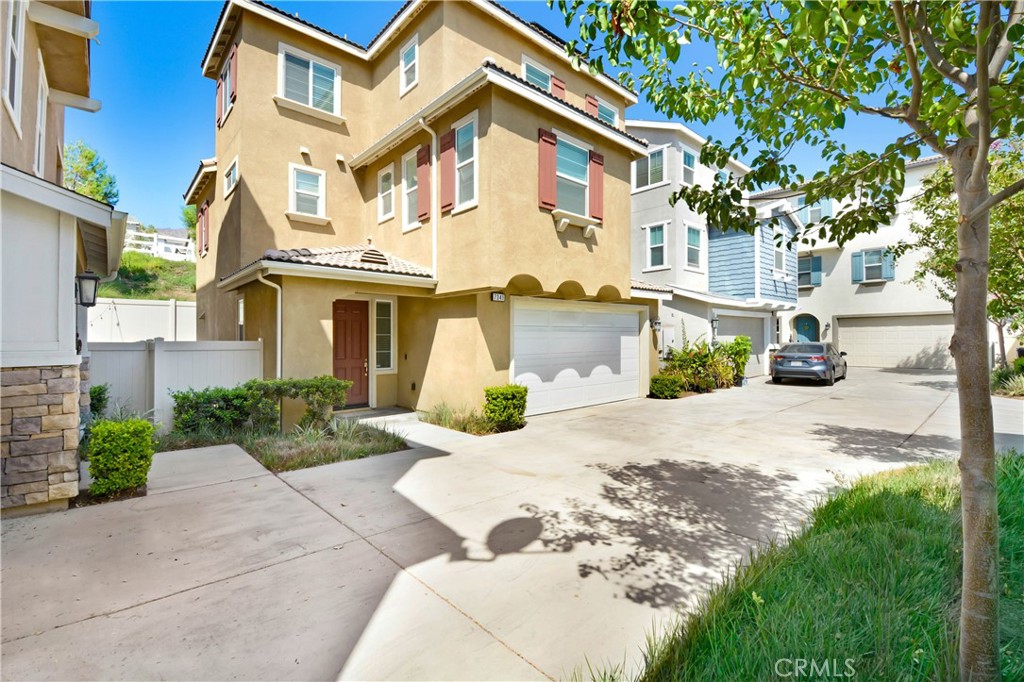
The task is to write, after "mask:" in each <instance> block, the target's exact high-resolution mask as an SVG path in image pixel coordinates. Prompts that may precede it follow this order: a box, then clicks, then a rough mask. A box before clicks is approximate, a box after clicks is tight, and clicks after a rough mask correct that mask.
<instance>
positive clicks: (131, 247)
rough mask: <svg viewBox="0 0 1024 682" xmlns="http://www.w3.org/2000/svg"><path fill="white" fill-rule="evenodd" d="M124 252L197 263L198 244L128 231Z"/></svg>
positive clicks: (175, 238)
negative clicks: (138, 252) (135, 252)
mask: <svg viewBox="0 0 1024 682" xmlns="http://www.w3.org/2000/svg"><path fill="white" fill-rule="evenodd" d="M124 250H125V251H141V252H142V253H148V254H149V255H151V256H159V257H160V258H163V259H164V260H176V261H185V260H187V261H192V262H193V263H195V262H196V243H195V242H194V241H192V240H191V239H188V238H186V237H172V236H170V235H167V234H159V233H156V232H139V231H138V230H128V231H127V232H125V234H124Z"/></svg>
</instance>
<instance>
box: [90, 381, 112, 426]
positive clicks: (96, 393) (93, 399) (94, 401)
mask: <svg viewBox="0 0 1024 682" xmlns="http://www.w3.org/2000/svg"><path fill="white" fill-rule="evenodd" d="M109 402H110V384H93V385H92V386H90V387H89V411H90V412H92V416H93V418H95V419H99V418H100V417H102V416H103V413H104V412H106V411H107V404H108V403H109Z"/></svg>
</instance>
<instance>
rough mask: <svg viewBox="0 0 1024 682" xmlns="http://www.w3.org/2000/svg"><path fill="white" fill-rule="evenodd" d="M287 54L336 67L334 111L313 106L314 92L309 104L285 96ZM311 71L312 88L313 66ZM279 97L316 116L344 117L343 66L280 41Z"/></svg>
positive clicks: (278, 64)
mask: <svg viewBox="0 0 1024 682" xmlns="http://www.w3.org/2000/svg"><path fill="white" fill-rule="evenodd" d="M285 54H290V55H292V56H295V57H301V58H302V59H307V60H309V61H310V62H316V63H317V64H319V65H320V66H323V67H324V68H327V69H334V111H323V110H321V109H317V108H316V107H314V106H313V99H312V92H311V93H310V100H309V102H310V103H309V104H306V103H305V102H297V101H295V100H293V99H290V98H288V97H286V96H285V94H284V56H285ZM310 71H311V73H310V76H309V82H310V88H312V87H313V75H312V66H310ZM277 97H278V98H280V99H282V100H284V101H285V102H288V103H289V104H291V105H293V107H292V108H296V109H298V110H299V111H305V110H309V113H311V114H313V115H314V116H316V115H320V116H332V117H335V118H342V115H341V67H340V66H339V65H337V64H335V63H334V62H329V61H327V60H326V59H322V58H320V57H317V56H316V55H313V54H310V53H309V52H305V51H303V50H300V49H299V48H297V47H292V46H291V45H289V44H288V43H284V42H280V43H278V44H277ZM300 107H301V108H300Z"/></svg>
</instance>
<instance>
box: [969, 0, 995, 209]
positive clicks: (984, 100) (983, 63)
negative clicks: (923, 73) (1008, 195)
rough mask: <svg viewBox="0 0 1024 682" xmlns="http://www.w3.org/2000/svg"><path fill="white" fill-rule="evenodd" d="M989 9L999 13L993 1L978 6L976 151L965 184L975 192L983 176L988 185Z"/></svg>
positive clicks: (989, 133) (990, 21) (975, 109)
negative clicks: (968, 177) (987, 33)
mask: <svg viewBox="0 0 1024 682" xmlns="http://www.w3.org/2000/svg"><path fill="white" fill-rule="evenodd" d="M993 10H995V11H996V12H998V11H999V5H998V4H996V3H994V2H993V3H984V2H983V3H981V4H980V5H979V6H978V34H977V51H978V57H977V59H978V71H977V73H976V74H975V81H976V83H977V85H978V90H977V95H976V102H975V104H974V116H975V118H976V122H977V126H978V130H977V137H978V149H977V151H976V152H975V155H974V162H973V163H972V164H971V178H970V180H968V185H969V186H970V187H971V188H972V189H975V190H980V189H981V188H982V182H981V178H982V177H986V182H985V183H984V184H985V185H986V186H987V184H988V182H987V175H986V173H985V170H986V166H987V165H988V151H989V147H990V146H991V145H992V107H991V103H990V101H989V86H990V85H991V83H990V82H989V75H988V60H989V55H988V36H986V35H985V33H986V31H988V30H989V29H993V27H992V11H993ZM968 111H970V110H968Z"/></svg>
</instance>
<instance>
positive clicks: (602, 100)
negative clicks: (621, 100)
mask: <svg viewBox="0 0 1024 682" xmlns="http://www.w3.org/2000/svg"><path fill="white" fill-rule="evenodd" d="M594 99H596V100H597V105H598V107H601V106H606V107H608V108H609V109H611V110H612V111H614V112H615V121H614V122H613V123H612V125H613V126H616V127H617V126H618V125H619V121H621V120H622V112H621V111H619V108H618V107H617V106H615V105H614V104H612V103H611V102H609V101H608V100H606V99H605V98H603V97H598V96H597V95H594ZM598 112H599V113H600V109H599V110H598ZM598 120H600V115H598Z"/></svg>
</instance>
